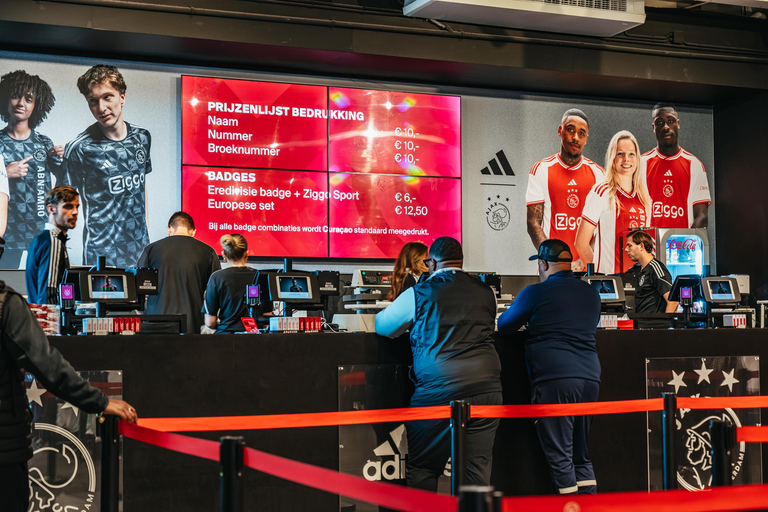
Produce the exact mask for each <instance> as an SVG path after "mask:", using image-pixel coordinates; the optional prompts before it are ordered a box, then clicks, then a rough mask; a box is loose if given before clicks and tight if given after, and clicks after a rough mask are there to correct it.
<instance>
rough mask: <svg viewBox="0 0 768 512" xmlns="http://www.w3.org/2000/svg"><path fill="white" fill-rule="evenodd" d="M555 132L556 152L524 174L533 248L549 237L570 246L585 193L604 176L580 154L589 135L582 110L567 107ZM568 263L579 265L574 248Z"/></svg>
mask: <svg viewBox="0 0 768 512" xmlns="http://www.w3.org/2000/svg"><path fill="white" fill-rule="evenodd" d="M557 134H558V135H559V136H560V139H561V140H562V143H561V147H560V152H559V153H557V154H554V155H552V156H550V157H549V158H545V159H543V160H540V161H538V162H536V163H535V164H534V165H533V167H532V168H531V172H530V174H529V175H528V189H527V191H526V193H525V202H526V205H527V210H528V235H530V237H531V241H532V242H533V245H534V247H536V249H537V250H538V248H539V245H541V242H543V241H544V240H547V239H549V238H558V239H560V240H562V241H564V242H565V243H567V244H568V245H569V246H570V247H572V248H573V247H574V241H575V239H576V229H577V228H578V226H579V223H580V222H581V210H582V208H583V207H584V201H585V199H586V197H587V194H588V193H589V190H590V189H591V188H592V186H593V185H594V184H595V183H598V182H600V181H602V180H603V179H604V177H605V176H604V171H603V169H602V167H600V166H599V165H597V164H596V163H594V162H592V161H591V160H589V159H588V158H585V157H584V156H582V154H581V153H582V151H583V149H584V146H585V145H586V144H587V139H588V138H589V121H588V120H587V116H586V114H584V112H582V111H581V110H578V109H570V110H567V111H566V112H565V114H563V118H562V120H561V121H560V126H559V127H558V128H557ZM572 267H573V269H574V270H577V271H578V270H582V269H583V265H582V263H581V260H580V259H579V254H578V253H577V252H576V251H573V264H572Z"/></svg>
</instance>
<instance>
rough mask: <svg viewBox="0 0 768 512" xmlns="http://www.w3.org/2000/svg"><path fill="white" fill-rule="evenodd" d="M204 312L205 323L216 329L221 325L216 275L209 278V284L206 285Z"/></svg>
mask: <svg viewBox="0 0 768 512" xmlns="http://www.w3.org/2000/svg"><path fill="white" fill-rule="evenodd" d="M203 313H205V325H206V326H207V327H210V328H211V329H215V328H216V327H218V325H219V318H218V314H219V294H218V290H217V289H216V283H215V282H214V277H213V276H211V277H210V278H208V285H207V286H206V287H205V295H204V296H203Z"/></svg>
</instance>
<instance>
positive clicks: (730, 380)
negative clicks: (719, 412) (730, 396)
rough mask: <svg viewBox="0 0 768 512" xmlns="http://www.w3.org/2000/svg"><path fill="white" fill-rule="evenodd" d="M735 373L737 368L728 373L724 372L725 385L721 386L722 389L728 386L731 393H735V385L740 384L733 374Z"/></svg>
mask: <svg viewBox="0 0 768 512" xmlns="http://www.w3.org/2000/svg"><path fill="white" fill-rule="evenodd" d="M735 371H736V368H733V369H732V370H731V371H730V372H728V373H725V372H723V383H722V384H720V387H723V386H728V391H730V392H731V393H733V385H734V384H736V383H738V382H739V380H738V379H737V378H735V377H734V376H733V372H735Z"/></svg>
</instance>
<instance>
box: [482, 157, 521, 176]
mask: <svg viewBox="0 0 768 512" xmlns="http://www.w3.org/2000/svg"><path fill="white" fill-rule="evenodd" d="M497 160H498V161H497ZM489 168H490V169H489ZM480 172H481V173H482V174H486V175H495V176H514V175H515V171H513V170H512V166H511V165H509V160H507V156H506V155H505V154H504V151H499V152H498V153H496V158H494V159H493V160H489V161H488V167H483V168H482V169H480Z"/></svg>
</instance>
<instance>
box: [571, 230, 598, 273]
mask: <svg viewBox="0 0 768 512" xmlns="http://www.w3.org/2000/svg"><path fill="white" fill-rule="evenodd" d="M594 234H595V224H592V222H590V221H588V220H586V219H585V218H584V217H582V218H581V222H580V223H579V228H578V229H577V230H576V240H575V241H574V243H573V244H574V245H575V246H576V252H577V253H579V260H580V261H581V263H582V268H584V267H586V266H587V264H589V263H592V262H593V261H594V259H595V253H594V251H593V250H592V243H591V242H592V235H594Z"/></svg>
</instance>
